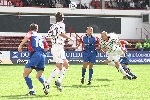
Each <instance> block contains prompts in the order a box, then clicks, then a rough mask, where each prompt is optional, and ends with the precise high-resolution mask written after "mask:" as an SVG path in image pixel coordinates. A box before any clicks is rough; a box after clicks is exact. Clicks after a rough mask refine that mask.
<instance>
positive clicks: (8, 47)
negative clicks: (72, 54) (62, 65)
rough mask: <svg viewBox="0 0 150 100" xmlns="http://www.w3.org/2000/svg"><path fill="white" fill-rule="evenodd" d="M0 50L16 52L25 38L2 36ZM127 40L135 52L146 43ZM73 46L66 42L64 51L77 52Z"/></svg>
mask: <svg viewBox="0 0 150 100" xmlns="http://www.w3.org/2000/svg"><path fill="white" fill-rule="evenodd" d="M0 38H1V39H0V50H1V51H15V50H17V48H18V45H19V43H20V42H21V40H22V39H23V38H24V37H23V36H1V37H0ZM124 40H127V41H128V42H130V43H132V46H131V47H129V46H127V49H128V50H129V51H135V50H136V49H135V44H136V42H138V41H140V42H141V43H142V44H143V43H144V39H124ZM48 43H49V46H50V47H51V43H50V41H48ZM72 45H73V44H69V43H68V40H66V41H65V46H64V49H65V50H67V51H69V50H75V48H74V47H72ZM23 50H28V49H27V43H26V44H25V45H24V46H23Z"/></svg>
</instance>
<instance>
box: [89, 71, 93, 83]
mask: <svg viewBox="0 0 150 100" xmlns="http://www.w3.org/2000/svg"><path fill="white" fill-rule="evenodd" d="M92 74H93V69H89V81H91V80H92Z"/></svg>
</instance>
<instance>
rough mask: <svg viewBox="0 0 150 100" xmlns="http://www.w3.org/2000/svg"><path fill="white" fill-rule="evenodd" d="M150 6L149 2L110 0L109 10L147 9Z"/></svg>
mask: <svg viewBox="0 0 150 100" xmlns="http://www.w3.org/2000/svg"><path fill="white" fill-rule="evenodd" d="M148 5H149V0H110V1H108V4H107V6H108V8H119V9H146V8H147V6H148Z"/></svg>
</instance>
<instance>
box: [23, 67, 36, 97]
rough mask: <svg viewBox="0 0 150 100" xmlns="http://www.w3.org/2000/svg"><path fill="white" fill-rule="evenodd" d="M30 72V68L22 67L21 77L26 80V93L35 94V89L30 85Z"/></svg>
mask: <svg viewBox="0 0 150 100" xmlns="http://www.w3.org/2000/svg"><path fill="white" fill-rule="evenodd" d="M31 72H32V68H24V73H23V77H24V79H25V81H26V84H27V86H28V88H29V93H27V94H26V95H35V91H34V88H33V85H32V80H31V78H30V76H29V74H30V73H31Z"/></svg>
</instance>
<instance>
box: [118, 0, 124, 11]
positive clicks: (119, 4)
mask: <svg viewBox="0 0 150 100" xmlns="http://www.w3.org/2000/svg"><path fill="white" fill-rule="evenodd" d="M118 8H119V9H122V8H124V5H123V1H122V0H120V1H119V2H118Z"/></svg>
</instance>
